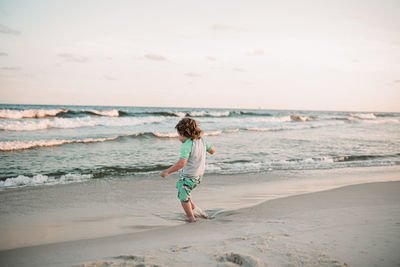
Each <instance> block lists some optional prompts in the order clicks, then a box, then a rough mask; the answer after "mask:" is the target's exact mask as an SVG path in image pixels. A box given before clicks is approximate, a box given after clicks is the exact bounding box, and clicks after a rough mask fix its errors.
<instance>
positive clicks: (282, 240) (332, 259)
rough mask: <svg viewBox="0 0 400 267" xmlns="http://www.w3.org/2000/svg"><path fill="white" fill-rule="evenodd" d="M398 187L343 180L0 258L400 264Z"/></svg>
mask: <svg viewBox="0 0 400 267" xmlns="http://www.w3.org/2000/svg"><path fill="white" fill-rule="evenodd" d="M398 192H400V181H397V182H372V183H364V184H358V185H349V186H344V187H340V188H335V189H330V190H327V191H320V192H314V193H306V194H300V195H295V196H289V197H283V198H278V199H273V200H269V201H265V202H262V203H261V204H258V205H256V206H252V207H247V208H242V209H238V210H234V211H225V212H223V213H221V214H220V215H219V216H217V217H216V218H215V219H213V220H199V221H198V222H197V223H195V224H183V225H174V226H170V227H163V228H159V229H154V230H147V231H143V232H137V233H131V234H121V235H115V236H110V237H100V238H95V239H85V240H76V241H68V242H61V243H52V244H46V245H38V246H32V247H24V248H17V249H11V250H2V251H0V259H1V262H3V263H4V264H6V265H7V266H65V265H69V266H70V265H79V266H95V265H96V264H97V265H101V264H103V265H104V266H108V265H107V264H115V266H124V264H133V265H134V264H145V265H146V264H147V265H148V266H152V265H153V266H154V265H159V266H164V264H165V265H166V266H171V265H172V266H181V265H186V264H196V265H201V266H203V265H204V266H209V265H211V266H217V265H221V266H228V265H229V264H232V263H234V262H235V261H236V262H237V261H241V262H243V263H247V264H248V266H263V265H264V264H267V265H272V266H279V265H284V264H286V265H306V266H320V265H323V266H348V265H350V266H352V265H356V266H370V265H375V264H376V265H379V266H394V265H397V264H400V257H399V256H398V253H395V252H396V251H397V249H398V247H399V246H400V231H399V229H400V214H399V213H398V211H399V209H400V196H399V194H398ZM224 264H225V265H224Z"/></svg>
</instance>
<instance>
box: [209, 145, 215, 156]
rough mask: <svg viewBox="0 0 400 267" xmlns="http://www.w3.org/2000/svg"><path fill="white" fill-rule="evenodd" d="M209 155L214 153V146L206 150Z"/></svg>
mask: <svg viewBox="0 0 400 267" xmlns="http://www.w3.org/2000/svg"><path fill="white" fill-rule="evenodd" d="M208 153H210V154H211V155H212V154H214V153H215V148H214V146H212V147H211V149H210V150H209V151H208Z"/></svg>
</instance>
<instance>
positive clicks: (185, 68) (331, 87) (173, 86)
mask: <svg viewBox="0 0 400 267" xmlns="http://www.w3.org/2000/svg"><path fill="white" fill-rule="evenodd" d="M0 103H12V104H17V103H23V104H71V105H125V106H158V107H221V108H224V107H230V108H264V109H306V110H346V111H397V112H399V111H400V1H398V0H382V1H379V0H374V1H369V0H337V1H328V0H327V1H323V0H315V1H309V0H304V1H303V0H302V1H297V0H293V1H288V0H280V1H268V0H261V1H251V0H248V1H245V0H243V1H234V0H212V1H209V0H202V1H190V0H182V1H168V0H160V1H153V0H144V1H139V0H132V1H119V0H114V1H111V0H93V1H85V0H65V1H59V0H35V1H31V0H27V1H21V0H0Z"/></svg>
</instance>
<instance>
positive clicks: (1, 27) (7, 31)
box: [0, 24, 21, 35]
mask: <svg viewBox="0 0 400 267" xmlns="http://www.w3.org/2000/svg"><path fill="white" fill-rule="evenodd" d="M0 33H4V34H14V35H19V34H21V32H19V31H17V30H14V29H11V28H10V27H8V26H5V25H2V24H0Z"/></svg>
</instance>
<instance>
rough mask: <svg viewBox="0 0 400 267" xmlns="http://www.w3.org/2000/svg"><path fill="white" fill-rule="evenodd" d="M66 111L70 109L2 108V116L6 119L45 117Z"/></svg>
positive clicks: (0, 116) (0, 114) (0, 111)
mask: <svg viewBox="0 0 400 267" xmlns="http://www.w3.org/2000/svg"><path fill="white" fill-rule="evenodd" d="M65 112H68V109H26V110H12V109H1V110H0V118H4V119H25V118H28V119H29V118H45V117H54V116H56V115H57V114H59V113H65Z"/></svg>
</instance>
